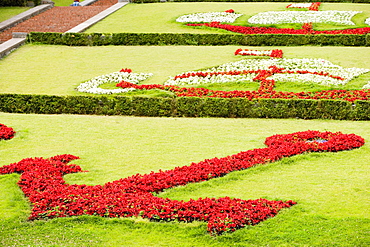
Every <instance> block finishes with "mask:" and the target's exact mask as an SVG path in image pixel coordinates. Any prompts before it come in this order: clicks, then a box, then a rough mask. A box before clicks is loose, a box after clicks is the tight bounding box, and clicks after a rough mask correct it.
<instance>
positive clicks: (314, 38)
mask: <svg viewBox="0 0 370 247" xmlns="http://www.w3.org/2000/svg"><path fill="white" fill-rule="evenodd" d="M28 42H30V43H42V44H50V45H70V46H102V45H127V46H128V45H213V46H215V45H245V46H247V45H248V46H298V45H319V46H370V34H363V35H356V34H336V35H333V34H320V35H302V34H251V35H241V34H191V33H113V34H102V33H90V34H89V33H39V32H32V33H30V34H29V35H28Z"/></svg>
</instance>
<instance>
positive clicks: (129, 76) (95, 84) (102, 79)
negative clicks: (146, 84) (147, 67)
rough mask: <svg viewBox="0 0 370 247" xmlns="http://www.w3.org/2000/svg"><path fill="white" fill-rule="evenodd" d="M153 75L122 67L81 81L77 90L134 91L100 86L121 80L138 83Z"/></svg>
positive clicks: (105, 92)
mask: <svg viewBox="0 0 370 247" xmlns="http://www.w3.org/2000/svg"><path fill="white" fill-rule="evenodd" d="M152 75H153V74H152V73H132V70H131V69H122V70H120V71H119V72H113V73H110V74H106V75H102V76H98V77H95V78H93V79H91V80H89V81H86V82H84V83H81V84H80V85H79V86H78V87H77V88H76V90H77V91H79V92H82V93H93V94H114V93H127V92H130V91H133V90H134V89H130V88H126V89H103V88H100V87H99V86H101V85H103V84H105V83H119V82H121V81H128V82H130V83H134V84H138V83H139V82H141V81H143V80H146V79H147V78H149V77H151V76H152Z"/></svg>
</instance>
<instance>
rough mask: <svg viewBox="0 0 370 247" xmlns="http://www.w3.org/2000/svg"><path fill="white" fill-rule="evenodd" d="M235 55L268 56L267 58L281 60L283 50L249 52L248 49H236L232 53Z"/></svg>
mask: <svg viewBox="0 0 370 247" xmlns="http://www.w3.org/2000/svg"><path fill="white" fill-rule="evenodd" d="M234 54H235V55H242V56H269V57H276V58H282V57H283V50H280V49H274V50H263V51H259V50H249V49H244V50H243V49H237V50H236V51H235V52H234Z"/></svg>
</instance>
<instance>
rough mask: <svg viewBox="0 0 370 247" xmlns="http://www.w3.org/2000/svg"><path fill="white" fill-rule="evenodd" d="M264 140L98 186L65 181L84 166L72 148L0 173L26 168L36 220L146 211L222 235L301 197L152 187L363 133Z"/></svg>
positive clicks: (355, 140) (348, 144) (345, 142)
mask: <svg viewBox="0 0 370 247" xmlns="http://www.w3.org/2000/svg"><path fill="white" fill-rule="evenodd" d="M316 140H320V141H316ZM321 140H324V141H321ZM265 144H266V145H267V146H268V147H266V148H259V149H253V150H248V151H244V152H240V153H238V154H235V155H231V156H227V157H224V158H213V159H206V160H204V161H201V162H198V163H192V164H190V165H189V166H183V167H176V168H174V169H172V170H167V171H161V170H160V171H159V172H151V173H149V174H145V175H141V174H136V175H133V176H131V177H127V178H123V179H120V180H117V181H113V182H109V183H106V184H104V185H96V186H88V185H69V184H66V183H65V181H64V179H63V175H65V174H69V173H75V172H81V171H82V169H81V167H79V166H77V165H73V164H71V165H68V164H67V163H69V162H70V161H71V160H74V159H78V157H76V156H73V155H68V154H65V155H58V156H54V157H51V158H48V159H45V158H27V159H23V160H21V161H20V162H18V163H13V164H10V165H6V166H3V167H0V174H9V173H14V172H17V173H21V178H20V180H19V182H18V185H19V186H20V187H21V189H22V191H23V193H24V194H25V195H26V196H27V197H29V200H30V202H31V203H32V205H33V208H32V213H31V216H30V217H29V219H31V220H34V219H40V218H55V217H67V216H77V215H99V216H103V217H131V216H141V217H143V218H148V219H150V220H153V221H173V220H178V221H183V222H192V221H194V220H198V221H206V222H208V231H209V232H210V233H211V234H215V235H218V234H222V233H223V232H228V231H235V230H236V229H239V228H242V227H245V226H246V225H255V224H257V223H259V222H261V221H263V220H266V219H267V218H269V217H273V216H275V215H276V214H277V213H278V212H279V211H280V210H281V209H283V208H289V207H291V206H292V205H294V204H296V203H295V202H293V201H286V202H283V201H269V200H266V199H257V200H242V199H231V198H229V197H223V198H218V199H215V198H204V199H203V198H200V199H198V200H193V199H191V200H190V201H187V202H185V201H177V200H170V199H167V198H160V197H156V196H154V195H153V193H158V192H161V191H163V190H165V189H168V188H172V187H175V186H181V185H185V184H188V183H194V182H201V181H207V180H210V179H212V178H217V177H221V176H224V175H226V174H228V173H230V172H232V171H237V170H243V169H247V168H250V167H253V166H254V165H256V164H264V163H269V162H274V161H277V160H280V159H282V158H283V157H289V156H292V155H297V154H301V153H304V152H337V151H342V150H351V149H354V148H358V147H361V146H362V145H363V144H364V139H363V138H361V137H360V136H357V135H354V134H342V133H340V132H337V133H331V132H319V131H305V132H297V133H292V134H287V135H274V136H271V137H269V138H267V139H266V142H265Z"/></svg>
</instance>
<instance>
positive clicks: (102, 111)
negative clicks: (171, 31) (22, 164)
mask: <svg viewBox="0 0 370 247" xmlns="http://www.w3.org/2000/svg"><path fill="white" fill-rule="evenodd" d="M0 112H8V113H34V114H89V115H126V116H149V117H224V118H302V119H337V120H370V102H369V101H355V102H354V103H351V102H348V101H338V100H300V99H255V100H252V101H250V100H248V99H243V98H232V99H225V98H196V97H179V98H148V97H139V96H134V97H128V96H55V95H23V94H0Z"/></svg>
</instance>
